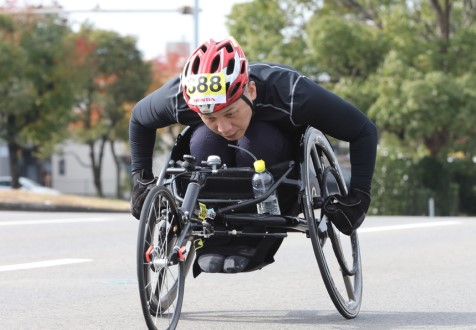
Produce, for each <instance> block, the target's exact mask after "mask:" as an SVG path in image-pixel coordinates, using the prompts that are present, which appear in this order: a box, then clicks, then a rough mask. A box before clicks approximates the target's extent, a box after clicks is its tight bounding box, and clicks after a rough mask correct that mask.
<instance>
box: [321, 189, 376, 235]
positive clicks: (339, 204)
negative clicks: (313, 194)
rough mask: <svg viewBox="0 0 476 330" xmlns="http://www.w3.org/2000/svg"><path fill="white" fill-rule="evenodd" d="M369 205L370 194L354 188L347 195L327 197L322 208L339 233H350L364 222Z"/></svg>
mask: <svg viewBox="0 0 476 330" xmlns="http://www.w3.org/2000/svg"><path fill="white" fill-rule="evenodd" d="M369 206H370V195H369V194H368V193H366V192H365V191H362V190H360V189H356V188H354V189H351V190H350V193H349V194H348V195H347V196H342V195H338V194H336V195H331V196H329V197H327V198H326V199H325V200H324V206H323V207H322V210H323V211H324V214H325V215H326V216H327V217H328V218H329V220H330V221H331V222H332V223H333V224H334V226H336V227H337V229H339V231H340V232H341V233H343V234H346V235H350V234H352V233H353V232H354V230H356V229H357V228H359V227H360V225H361V224H362V222H364V219H365V215H366V213H367V211H368V209H369Z"/></svg>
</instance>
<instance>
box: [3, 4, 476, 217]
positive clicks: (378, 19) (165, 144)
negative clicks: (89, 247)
mask: <svg viewBox="0 0 476 330" xmlns="http://www.w3.org/2000/svg"><path fill="white" fill-rule="evenodd" d="M475 20H476V1H472V0H459V1H458V0H431V1H424V0H422V1H396V0H381V1H377V0H333V1H325V0H280V1H278V0H249V1H212V0H188V1H185V0H183V1H175V2H173V4H172V3H171V2H169V1H147V0H136V1H134V2H131V1H126V0H124V1H106V0H102V1H101V0H97V1H81V2H74V1H72V0H59V1H54V2H52V1H3V2H0V177H4V178H5V180H6V179H8V178H11V181H10V186H13V187H15V188H18V187H19V186H20V180H19V178H20V177H25V178H29V179H32V180H34V181H36V182H39V183H40V184H41V185H43V186H46V187H50V188H52V189H54V190H55V191H58V192H60V193H63V194H76V195H88V196H99V197H114V198H118V199H124V198H127V197H128V194H129V191H130V174H129V163H130V156H129V150H128V121H129V116H130V111H131V109H132V107H133V106H134V104H135V103H136V102H137V101H138V100H140V99H141V98H142V97H143V96H145V95H146V94H148V93H150V92H151V91H153V90H155V89H156V88H158V87H160V86H161V85H162V84H163V83H164V82H165V81H167V80H168V79H170V78H171V77H173V76H175V75H177V74H178V73H180V72H181V70H182V67H183V65H184V63H185V61H186V59H187V57H188V55H189V54H190V52H191V51H193V49H194V48H195V46H196V45H197V44H200V43H201V42H203V41H205V40H206V39H208V38H210V37H213V38H216V39H220V38H223V37H225V36H227V35H233V36H234V37H235V38H236V39H237V40H238V42H239V43H240V44H241V46H242V47H243V48H244V50H245V52H246V54H247V57H248V59H249V60H250V61H268V62H277V63H282V64H286V65H290V66H292V67H294V68H296V69H297V70H299V71H301V72H303V73H304V74H305V75H307V76H308V77H310V78H311V79H313V80H314V81H316V82H317V83H319V84H321V85H323V86H324V87H325V88H327V89H329V90H331V91H333V92H335V93H336V94H338V95H340V96H341V97H343V98H345V99H347V100H349V101H350V102H352V103H354V104H355V105H357V106H358V107H359V108H360V109H361V110H362V111H364V112H365V113H366V114H367V115H368V116H369V117H370V118H371V119H372V120H373V121H374V122H375V123H376V125H377V127H378V128H379V132H380V139H379V147H378V159H377V165H376V172H375V177H374V181H373V188H372V195H373V201H372V205H371V210H370V211H369V212H370V213H371V214H378V215H396V214H399V215H475V214H476V202H475V201H476V75H475V72H476V24H475ZM179 130H180V127H171V128H169V129H163V130H160V131H159V134H158V138H157V139H158V140H157V143H156V146H157V152H156V154H157V155H159V157H158V158H157V161H156V163H157V166H159V167H160V166H161V165H160V162H161V158H160V155H161V153H163V151H165V150H167V149H168V148H169V147H170V144H171V143H172V141H173V137H174V135H175V134H176V133H177V132H178V131H179ZM333 143H334V146H335V148H336V150H337V151H338V152H339V154H340V156H341V159H342V163H343V164H344V165H346V164H347V163H346V159H347V151H348V148H347V145H346V144H345V143H340V142H338V141H333ZM0 184H1V183H0ZM1 185H3V184H1ZM4 186H5V187H7V188H8V184H5V185H4ZM0 188H1V186H0Z"/></svg>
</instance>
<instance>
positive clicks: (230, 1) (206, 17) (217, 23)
mask: <svg viewBox="0 0 476 330" xmlns="http://www.w3.org/2000/svg"><path fill="white" fill-rule="evenodd" d="M195 1H198V7H199V8H200V13H199V15H198V27H199V28H198V31H199V33H198V43H199V44H200V43H202V42H204V41H206V40H207V39H209V38H214V39H218V40H219V39H222V38H225V37H227V36H228V35H229V32H228V31H227V29H226V27H225V19H226V16H227V15H228V14H229V13H230V11H231V8H232V6H233V5H234V4H236V3H242V2H249V1H250V0H175V1H166V0H134V1H131V0H81V1H78V0H57V3H58V4H59V5H61V6H62V7H63V8H64V9H66V10H91V9H93V8H95V7H99V8H100V9H102V10H107V9H115V10H117V9H121V10H122V9H129V10H143V9H144V10H151V9H153V10H166V11H164V12H151V13H143V12H132V13H69V14H68V17H69V20H70V22H71V23H72V24H73V28H77V27H79V25H80V24H81V23H82V22H84V21H86V20H88V21H90V22H91V23H92V24H93V25H94V26H95V27H96V28H99V29H106V30H113V31H116V32H118V33H119V34H121V35H132V36H135V37H136V38H137V40H138V42H137V47H138V48H139V49H140V50H141V51H142V53H143V55H144V59H151V58H153V57H156V56H158V55H164V54H165V48H166V43H167V42H174V41H188V42H189V43H190V46H191V47H190V48H191V50H192V49H193V48H194V47H193V44H194V35H195V33H194V26H195V24H194V18H193V15H184V14H181V13H179V12H178V9H179V8H181V7H182V6H192V7H193V6H194V4H195ZM17 3H18V6H21V4H24V3H27V4H29V5H36V4H39V3H42V4H43V5H46V4H49V3H51V2H50V1H46V0H45V1H40V0H36V1H35V0H24V1H17ZM235 37H236V36H235ZM237 39H239V38H237Z"/></svg>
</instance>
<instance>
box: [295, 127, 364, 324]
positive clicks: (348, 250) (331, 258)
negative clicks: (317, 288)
mask: <svg viewBox="0 0 476 330" xmlns="http://www.w3.org/2000/svg"><path fill="white" fill-rule="evenodd" d="M304 149H305V157H304V163H303V164H304V166H303V168H302V172H303V175H304V180H303V181H304V185H305V186H304V190H305V194H304V196H303V212H304V215H305V217H306V220H307V222H308V229H309V236H310V238H311V241H312V246H313V249H314V255H315V257H316V260H317V263H318V265H319V270H320V273H321V276H322V279H323V281H324V284H325V286H326V289H327V292H328V293H329V296H330V298H331V300H332V302H333V303H334V306H335V307H336V309H337V310H338V311H339V313H340V314H341V315H342V316H343V317H345V318H348V319H352V318H355V317H356V316H357V315H358V314H359V311H360V306H361V303H362V267H361V258H360V248H359V241H358V236H357V233H356V232H354V233H353V234H352V235H351V236H350V237H348V236H345V235H343V234H342V235H341V233H340V232H339V231H338V230H337V228H335V227H334V226H333V225H332V223H331V222H330V221H329V220H328V219H327V217H326V216H323V215H322V214H317V212H316V211H315V209H316V208H317V207H316V206H318V205H315V204H316V203H319V201H321V202H322V200H323V199H324V198H325V197H327V196H328V194H329V193H330V192H329V191H328V188H327V182H328V181H327V174H328V173H331V174H332V175H333V177H334V178H335V180H336V181H337V187H338V189H339V190H340V193H342V194H345V193H346V187H345V182H344V180H343V178H342V176H341V175H338V173H341V172H340V169H339V168H338V166H339V165H338V163H337V161H336V159H335V156H334V153H333V151H332V149H331V147H330V145H329V144H328V142H327V140H326V139H325V138H324V139H323V135H322V133H320V132H319V131H317V130H314V129H311V130H310V131H308V132H307V133H306V136H305V148H304ZM329 158H331V159H330V160H329ZM348 262H349V264H350V265H351V266H352V268H349V266H348Z"/></svg>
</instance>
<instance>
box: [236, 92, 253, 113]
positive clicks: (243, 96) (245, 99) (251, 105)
mask: <svg viewBox="0 0 476 330" xmlns="http://www.w3.org/2000/svg"><path fill="white" fill-rule="evenodd" d="M240 98H241V99H242V100H243V101H245V102H246V103H247V104H248V105H249V106H250V108H251V111H252V112H253V115H254V114H255V109H254V107H253V102H252V101H251V100H250V99H249V98H248V96H246V95H245V93H243V94H241V96H240Z"/></svg>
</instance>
